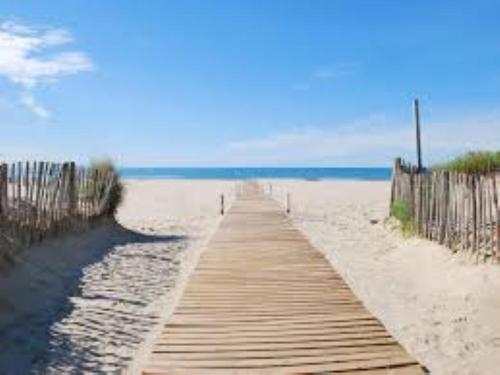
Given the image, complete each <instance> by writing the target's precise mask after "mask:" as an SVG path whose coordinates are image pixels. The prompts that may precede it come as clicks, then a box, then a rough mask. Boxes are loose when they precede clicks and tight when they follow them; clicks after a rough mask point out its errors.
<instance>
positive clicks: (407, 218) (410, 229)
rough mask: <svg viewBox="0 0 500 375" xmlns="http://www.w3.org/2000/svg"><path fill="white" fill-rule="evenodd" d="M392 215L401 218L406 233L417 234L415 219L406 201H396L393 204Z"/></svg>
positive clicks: (403, 230)
mask: <svg viewBox="0 0 500 375" xmlns="http://www.w3.org/2000/svg"><path fill="white" fill-rule="evenodd" d="M391 216H393V217H395V218H396V219H398V220H399V222H400V223H401V231H402V232H403V234H404V235H407V236H411V235H413V234H415V229H416V228H415V221H414V219H413V216H412V214H411V212H410V207H408V204H406V202H404V201H402V200H396V201H394V203H393V204H392V206H391Z"/></svg>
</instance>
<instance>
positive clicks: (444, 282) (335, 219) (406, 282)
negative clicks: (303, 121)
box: [263, 180, 500, 375]
mask: <svg viewBox="0 0 500 375" xmlns="http://www.w3.org/2000/svg"><path fill="white" fill-rule="evenodd" d="M271 183H272V185H273V194H274V196H275V197H276V198H277V199H278V200H279V201H280V202H282V203H284V201H285V196H286V192H290V195H291V201H292V205H291V206H292V212H291V215H292V218H293V221H294V222H295V223H296V225H297V226H298V227H299V228H300V229H301V230H302V231H303V233H304V234H306V235H307V236H308V237H309V238H310V240H311V242H312V244H313V245H314V246H316V248H317V249H319V250H320V251H322V252H323V253H324V254H325V255H326V257H327V258H328V259H329V260H330V262H331V263H332V265H333V266H334V267H335V268H336V269H337V270H338V271H339V272H340V273H341V274H342V275H343V276H344V277H345V279H346V280H347V281H348V283H349V284H350V286H351V287H352V289H353V290H354V291H355V293H356V294H357V295H358V296H359V297H360V298H361V299H362V300H363V301H364V303H365V304H366V306H367V307H368V308H369V310H371V311H372V312H373V313H374V314H375V315H376V316H377V317H379V318H380V319H381V320H382V322H383V323H384V324H385V325H386V326H387V328H388V329H389V330H390V332H391V333H392V334H393V335H394V336H395V337H396V338H397V339H399V340H400V342H401V343H402V344H403V345H404V346H405V347H406V348H407V349H408V350H409V351H410V352H411V353H412V354H413V355H414V356H416V357H417V358H418V359H419V360H420V361H421V362H422V363H423V364H424V365H425V366H427V367H428V369H429V370H431V372H432V374H439V375H441V374H461V375H464V374H482V375H490V374H491V375H493V374H500V266H498V265H474V264H471V262H470V261H466V260H464V259H463V257H457V256H454V255H452V254H451V253H450V252H449V250H448V249H446V248H444V247H442V246H439V245H437V244H435V243H431V242H429V241H427V240H423V239H417V238H410V239H405V238H403V237H402V236H401V235H400V234H399V232H397V231H391V230H390V229H388V228H387V227H386V226H384V224H383V221H384V218H385V217H386V216H387V214H388V202H389V189H390V185H389V183H386V182H360V181H317V182H308V181H276V180H275V181H271ZM263 186H265V187H266V188H267V187H268V182H266V183H264V184H263ZM372 219H375V220H378V223H377V224H371V223H370V220H372Z"/></svg>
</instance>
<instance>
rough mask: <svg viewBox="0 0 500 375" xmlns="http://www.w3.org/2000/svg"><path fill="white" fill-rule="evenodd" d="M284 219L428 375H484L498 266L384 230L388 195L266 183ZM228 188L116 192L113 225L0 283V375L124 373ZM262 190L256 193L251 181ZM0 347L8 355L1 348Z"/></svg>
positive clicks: (35, 256)
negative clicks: (285, 209) (283, 206)
mask: <svg viewBox="0 0 500 375" xmlns="http://www.w3.org/2000/svg"><path fill="white" fill-rule="evenodd" d="M270 183H272V185H273V196H274V197H275V198H276V199H277V200H278V201H279V202H281V203H284V201H285V196H286V192H290V196H291V209H292V210H291V217H292V220H293V222H294V223H295V224H296V225H297V227H298V228H299V229H300V230H301V231H303V233H304V234H305V235H306V236H307V237H308V238H309V239H310V241H311V242H312V244H313V245H314V246H315V247H316V248H317V249H318V250H319V251H321V252H322V253H324V254H325V256H326V257H327V258H328V260H329V261H330V262H331V264H332V265H333V266H334V267H335V268H336V269H337V271H338V272H340V273H341V274H342V275H343V276H344V278H345V279H346V280H347V282H348V283H349V285H350V286H351V287H352V289H353V290H354V292H355V293H356V294H357V295H358V296H359V297H360V298H361V299H362V300H363V301H364V303H365V304H366V306H367V308H368V309H369V310H370V311H372V312H373V313H374V314H375V315H376V316H378V317H379V318H380V319H381V320H382V322H383V323H384V324H385V325H386V326H387V328H388V329H389V331H390V332H391V333H392V334H393V335H394V336H395V337H396V338H397V339H399V340H400V342H401V343H402V344H403V345H404V346H405V347H406V348H407V350H408V351H409V352H410V353H412V354H413V355H414V356H416V357H417V358H418V359H419V360H420V361H421V362H422V363H423V364H424V365H425V366H427V367H428V368H429V369H430V370H431V372H432V373H433V374H486V375H489V374H496V373H497V367H498V366H499V365H500V319H499V317H500V297H499V296H500V267H499V266H495V265H474V264H472V263H471V262H470V261H468V260H467V259H465V258H463V257H457V256H453V255H452V254H451V253H450V252H449V251H448V250H447V249H446V248H444V247H441V246H439V245H437V244H435V243H431V242H429V241H426V240H423V239H416V238H404V237H402V236H401V234H400V233H399V232H398V231H397V230H394V229H391V228H390V227H389V226H387V225H385V224H384V219H385V217H386V216H387V212H388V207H387V205H388V197H389V195H388V194H389V184H388V183H387V182H362V181H298V180H274V181H271V182H270ZM235 184H236V182H234V181H200V180H198V181H194V180H191V181H187V180H156V181H146V180H145V181H139V180H137V181H134V180H130V181H127V182H126V185H127V197H126V200H125V202H124V204H123V206H122V207H121V209H120V210H119V213H118V217H117V218H118V224H108V225H106V226H103V227H101V228H97V229H95V230H93V231H90V232H87V233H84V234H81V235H78V236H69V237H67V238H63V239H60V240H57V241H49V242H47V243H45V244H44V245H43V246H39V247H36V248H33V249H30V251H26V252H25V253H23V254H22V256H21V258H20V259H19V261H18V264H17V266H16V267H15V269H13V270H10V271H9V272H6V271H5V270H4V271H2V274H1V275H0V339H1V341H2V345H1V347H2V351H1V352H0V373H1V374H10V373H12V374H26V373H29V372H30V370H31V372H32V373H38V374H61V373H82V372H87V373H98V372H104V373H114V372H117V371H119V370H123V371H126V373H130V374H135V373H137V370H138V368H140V364H141V362H142V361H143V360H144V358H145V356H146V355H147V353H148V350H149V348H150V345H151V341H152V339H153V338H154V336H155V334H156V333H157V332H159V330H160V329H161V326H162V324H163V323H164V322H165V321H166V320H167V319H168V316H169V314H170V313H171V312H172V310H173V309H174V308H175V306H176V302H177V301H178V298H179V296H180V295H181V293H182V289H183V286H184V284H185V282H186V280H187V277H188V276H189V274H190V271H191V270H192V269H193V267H194V265H195V264H196V261H197V258H198V255H199V253H200V251H201V250H202V249H203V247H204V245H205V244H206V243H207V241H208V240H209V238H210V236H211V234H212V233H213V231H214V230H215V229H216V228H217V225H218V223H219V220H220V215H219V194H220V193H221V192H224V193H225V195H226V201H227V202H228V204H230V201H231V199H232V195H233V192H234V187H235ZM263 186H264V187H265V188H266V189H268V187H269V182H263ZM6 343H8V344H6Z"/></svg>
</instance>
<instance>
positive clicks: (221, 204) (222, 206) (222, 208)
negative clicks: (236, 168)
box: [220, 194, 224, 215]
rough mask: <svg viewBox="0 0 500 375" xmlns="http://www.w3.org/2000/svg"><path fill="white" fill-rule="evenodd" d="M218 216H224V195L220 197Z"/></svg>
mask: <svg viewBox="0 0 500 375" xmlns="http://www.w3.org/2000/svg"><path fill="white" fill-rule="evenodd" d="M220 214H221V215H224V194H221V195H220Z"/></svg>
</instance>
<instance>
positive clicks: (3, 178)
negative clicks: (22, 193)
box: [0, 163, 8, 218]
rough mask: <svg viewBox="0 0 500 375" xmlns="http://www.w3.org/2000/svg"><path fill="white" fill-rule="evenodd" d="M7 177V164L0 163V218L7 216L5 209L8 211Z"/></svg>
mask: <svg viewBox="0 0 500 375" xmlns="http://www.w3.org/2000/svg"><path fill="white" fill-rule="evenodd" d="M7 179H8V167H7V164H5V163H1V164H0V218H3V217H4V216H7V211H8V200H7V199H8V198H7V186H8V181H7Z"/></svg>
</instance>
